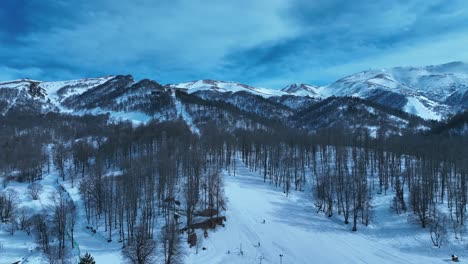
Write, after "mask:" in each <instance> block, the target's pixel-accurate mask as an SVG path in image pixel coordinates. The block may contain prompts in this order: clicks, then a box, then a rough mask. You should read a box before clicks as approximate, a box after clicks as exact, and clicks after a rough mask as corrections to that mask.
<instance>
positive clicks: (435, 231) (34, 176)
mask: <svg viewBox="0 0 468 264" xmlns="http://www.w3.org/2000/svg"><path fill="white" fill-rule="evenodd" d="M465 116H466V114H465ZM460 120H462V121H463V120H464V119H463V115H460V116H457V117H455V118H454V119H453V120H452V121H449V122H448V125H447V126H448V128H452V127H455V125H456V123H457V122H462V121H460ZM262 123H263V125H262V126H254V125H252V126H246V127H245V128H243V129H240V128H236V129H231V128H229V127H226V126H225V127H223V126H219V125H218V124H216V123H214V122H210V121H207V122H206V123H205V124H204V125H203V127H201V128H200V135H194V134H192V133H191V130H190V128H189V127H188V126H187V124H186V123H185V122H184V121H183V120H182V119H181V118H179V119H178V120H175V121H168V122H161V123H157V122H149V123H148V124H141V125H134V124H132V123H130V122H111V121H110V119H109V116H108V115H97V116H92V115H84V116H70V115H61V114H54V113H49V114H44V115H33V114H25V113H21V112H12V113H9V114H7V115H5V116H1V117H0V124H1V125H0V146H1V150H2V151H1V152H0V179H1V181H0V182H1V184H2V185H1V187H0V219H1V220H2V223H3V226H5V227H7V229H8V230H9V232H10V233H11V234H13V233H14V232H15V231H16V230H23V231H26V232H27V234H28V235H31V236H33V237H34V239H35V241H36V243H37V245H38V246H39V247H40V248H41V250H42V251H43V254H44V256H46V257H47V259H48V260H49V262H50V263H67V261H68V260H69V259H70V258H71V257H73V256H72V252H73V248H74V247H75V241H74V231H75V225H76V219H77V214H78V213H79V212H77V208H78V205H76V204H75V203H74V199H73V197H72V196H71V195H70V194H69V193H68V192H67V191H66V190H65V188H64V186H62V184H63V183H64V182H69V183H71V185H72V186H77V187H78V188H79V195H80V197H81V201H82V202H83V208H84V216H85V218H86V223H87V226H86V228H88V229H89V230H90V232H94V233H96V232H98V233H100V234H103V235H104V236H105V238H106V239H107V241H108V242H111V241H118V242H119V243H121V244H122V253H123V255H124V256H125V258H126V259H128V260H129V261H130V262H131V263H154V260H155V258H156V257H158V259H162V260H163V262H164V263H166V264H170V263H180V262H181V261H182V259H183V254H184V253H183V252H182V248H183V247H182V243H188V244H189V245H190V246H194V247H196V246H197V244H198V242H199V241H200V239H201V237H200V234H204V235H205V237H206V236H208V230H209V229H212V228H216V226H217V225H222V226H224V221H226V220H227V221H228V220H229V219H226V218H225V217H224V212H225V211H226V210H229V208H228V207H227V206H226V199H225V197H224V190H223V188H224V187H223V178H222V176H221V172H222V171H227V172H228V173H229V174H231V175H235V174H236V162H239V161H240V162H243V163H244V164H245V165H246V166H247V167H248V168H249V169H250V170H251V171H254V172H258V175H259V177H262V180H263V181H264V182H265V184H270V185H273V186H275V187H276V188H277V189H278V191H282V192H284V194H285V195H288V194H289V193H291V192H303V191H306V190H308V191H311V193H312V194H313V196H311V197H310V199H313V201H314V204H315V211H311V212H309V213H310V214H317V213H319V214H323V217H331V216H333V215H339V216H340V217H341V219H342V221H343V222H344V223H345V224H349V229H350V230H352V231H356V232H359V229H360V228H365V226H367V225H369V224H370V223H372V221H373V208H372V199H373V198H374V197H375V196H376V195H381V194H387V193H390V194H392V195H394V198H393V201H392V204H391V205H389V206H390V207H391V208H392V210H393V211H394V213H395V214H401V213H404V212H411V214H412V215H413V217H414V221H417V223H418V224H419V225H420V226H421V228H425V229H427V230H428V235H430V236H431V239H432V242H433V245H434V246H436V247H441V246H443V245H444V243H445V242H446V240H447V237H448V236H455V237H457V238H463V237H464V236H466V228H465V226H466V208H467V195H468V190H467V180H468V148H467V146H468V138H467V137H466V136H465V135H464V134H463V133H461V134H460V133H450V132H447V131H446V130H444V128H443V127H437V128H436V129H434V130H433V131H425V132H419V133H412V134H404V135H388V134H386V133H385V129H384V128H383V127H382V128H381V129H380V130H379V131H377V134H376V136H375V137H373V136H371V135H370V134H369V131H368V130H366V129H358V130H356V129H354V130H349V129H347V128H344V127H335V128H326V129H320V130H317V131H314V132H310V131H306V130H301V129H294V128H286V127H282V126H279V125H278V124H277V122H273V123H271V124H268V121H267V120H262ZM53 168H54V169H56V170H57V172H58V173H59V176H60V180H57V182H56V183H54V184H55V187H56V191H54V193H53V195H51V196H50V197H49V199H50V204H49V205H48V206H46V207H45V208H41V209H40V210H35V211H34V210H32V211H31V210H26V209H25V208H23V207H20V205H19V201H18V193H16V192H15V191H14V190H13V189H12V188H9V186H10V185H11V184H12V183H15V182H19V183H26V184H28V192H29V195H30V196H31V199H33V200H37V199H38V197H40V195H41V193H42V192H43V189H44V188H46V186H42V185H41V184H40V183H38V181H40V180H41V179H43V177H44V176H45V175H47V174H49V173H51V170H52V169H53ZM226 224H228V223H226ZM200 232H202V233H200Z"/></svg>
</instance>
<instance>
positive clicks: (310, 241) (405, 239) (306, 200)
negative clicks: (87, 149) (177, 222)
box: [0, 160, 468, 264]
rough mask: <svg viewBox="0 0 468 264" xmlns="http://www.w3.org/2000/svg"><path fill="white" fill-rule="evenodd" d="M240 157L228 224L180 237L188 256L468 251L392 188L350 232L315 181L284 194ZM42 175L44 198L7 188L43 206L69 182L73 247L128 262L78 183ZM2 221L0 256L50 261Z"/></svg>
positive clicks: (387, 256) (384, 258) (240, 258)
mask: <svg viewBox="0 0 468 264" xmlns="http://www.w3.org/2000/svg"><path fill="white" fill-rule="evenodd" d="M237 164H238V167H237V169H236V175H235V176H234V175H232V174H231V175H229V174H228V173H227V172H224V180H225V194H226V197H227V200H228V202H227V211H226V217H227V221H226V222H225V227H218V228H217V229H216V230H215V231H210V232H209V237H208V238H207V239H204V240H203V241H202V245H201V246H200V247H199V251H198V254H197V253H196V249H195V248H188V246H187V245H186V244H185V239H182V241H183V242H182V243H183V247H184V248H185V250H186V256H185V263H191V264H192V263H193V264H198V263H200V264H202V263H203V264H217V263H224V264H230V263H233V264H234V263H260V259H261V258H262V263H264V264H266V263H280V254H281V255H283V257H282V263H284V264H287V263H294V264H301V263H447V262H449V261H450V260H449V258H450V255H451V254H457V255H459V256H460V259H461V262H464V258H465V257H468V255H467V254H466V252H467V251H466V250H467V246H466V244H467V243H466V242H465V241H458V240H455V239H453V238H451V243H450V244H449V245H447V246H444V247H442V248H440V249H439V248H434V247H433V246H432V242H431V240H430V236H429V230H428V229H422V228H421V227H420V226H419V225H418V224H417V223H416V221H415V220H414V219H413V218H412V217H409V216H408V215H407V214H402V215H396V214H395V213H394V212H392V210H391V208H390V201H391V199H392V195H391V194H388V195H384V194H381V195H375V196H374V199H373V200H372V205H373V207H374V217H373V220H372V223H371V225H370V226H369V227H364V226H363V225H358V231H357V232H352V231H351V224H349V225H345V224H344V223H343V221H342V218H341V216H337V215H334V216H333V217H331V218H328V217H326V216H324V215H323V214H322V213H319V214H317V213H316V208H315V206H314V204H313V199H312V194H311V192H310V188H308V189H309V191H305V192H294V191H293V192H292V193H290V194H289V196H286V195H285V194H284V193H283V192H282V191H281V188H275V187H274V186H272V185H270V184H268V183H264V182H263V181H262V177H261V176H259V175H258V174H257V173H255V172H251V171H249V169H247V168H246V167H245V166H244V165H243V164H242V163H241V161H240V160H238V161H237ZM40 183H41V184H43V185H44V191H43V193H42V194H41V196H40V200H38V201H32V200H31V199H30V197H29V196H28V194H27V191H26V188H27V184H21V183H9V184H8V186H9V187H8V188H12V189H15V190H16V191H17V192H18V194H19V198H20V201H21V206H27V207H28V208H31V209H32V210H39V209H41V208H44V207H45V206H46V205H47V201H48V197H49V196H50V194H51V193H52V192H53V191H55V190H57V189H58V188H59V186H60V185H62V186H64V188H65V189H66V190H67V192H68V193H69V195H70V197H71V198H72V199H73V201H74V202H75V205H76V206H77V209H78V212H79V214H78V218H77V224H76V228H75V230H76V232H75V239H76V243H75V250H74V254H75V255H76V254H77V253H78V252H80V253H81V254H84V252H89V253H91V254H92V255H93V257H94V258H95V260H96V263H115V264H117V263H124V259H123V257H122V254H121V246H122V244H121V243H119V242H117V241H116V240H114V241H112V242H110V243H108V242H107V239H106V237H105V235H103V232H102V230H101V228H99V230H100V231H99V230H98V233H96V234H93V233H92V232H90V230H88V229H86V217H85V215H84V208H83V204H82V200H81V198H80V196H79V193H78V188H77V185H75V186H74V187H72V186H71V183H70V182H69V181H66V182H62V181H61V179H60V178H59V176H58V174H57V173H56V171H55V170H52V171H51V173H50V174H48V175H46V176H45V177H44V179H43V180H41V181H40ZM59 184H60V185H59ZM409 215H410V214H409ZM263 220H265V223H263ZM4 228H5V226H4V225H3V226H2V230H1V231H0V245H1V247H0V264H7V263H8V264H9V263H13V262H15V261H23V262H22V263H44V262H43V259H42V258H41V255H40V253H39V251H38V249H37V248H36V244H35V243H34V239H33V236H27V235H26V233H25V232H23V231H17V232H15V234H14V235H10V234H9V233H8V232H7V231H6V230H5V229H4ZM114 237H116V236H114ZM259 243H260V244H259ZM201 247H206V250H202V249H201ZM241 251H242V254H241V253H240V252H241Z"/></svg>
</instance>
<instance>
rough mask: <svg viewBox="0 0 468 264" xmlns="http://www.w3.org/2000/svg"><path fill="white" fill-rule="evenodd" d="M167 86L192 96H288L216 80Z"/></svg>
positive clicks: (278, 92) (279, 92) (274, 91)
mask: <svg viewBox="0 0 468 264" xmlns="http://www.w3.org/2000/svg"><path fill="white" fill-rule="evenodd" d="M167 86H168V87H170V88H175V89H180V90H184V91H186V92H187V93H189V94H192V93H199V94H202V93H203V92H217V93H237V92H247V93H251V94H254V95H258V96H262V97H264V98H269V97H272V96H282V95H287V94H288V93H285V92H282V91H278V90H273V89H267V88H259V87H252V86H249V85H246V84H241V83H237V82H224V81H216V80H200V81H192V82H187V83H179V84H169V85H167Z"/></svg>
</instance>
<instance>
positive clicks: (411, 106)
mask: <svg viewBox="0 0 468 264" xmlns="http://www.w3.org/2000/svg"><path fill="white" fill-rule="evenodd" d="M323 89H324V90H325V91H326V92H327V93H328V94H329V95H334V96H355V97H360V98H364V99H369V100H371V101H374V102H377V103H380V104H384V105H387V106H389V107H392V108H395V109H400V110H403V111H405V112H407V113H411V114H415V115H418V116H420V117H423V118H425V119H436V120H439V119H442V118H445V117H447V116H448V115H450V114H453V113H456V112H459V111H462V110H463V109H466V108H467V107H468V102H467V100H466V99H468V64H465V63H463V62H452V63H447V64H442V65H433V66H426V67H396V68H389V69H380V70H369V71H364V72H360V73H357V74H354V75H351V76H348V77H345V78H343V79H340V80H338V81H336V82H334V83H332V84H330V85H328V86H326V87H324V88H323Z"/></svg>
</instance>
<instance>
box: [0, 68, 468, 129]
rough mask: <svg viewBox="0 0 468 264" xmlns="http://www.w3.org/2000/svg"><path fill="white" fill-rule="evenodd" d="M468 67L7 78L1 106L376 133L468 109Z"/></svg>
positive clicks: (198, 123)
mask: <svg viewBox="0 0 468 264" xmlns="http://www.w3.org/2000/svg"><path fill="white" fill-rule="evenodd" d="M467 69H468V65H467V64H464V63H461V62H454V63H448V64H443V65H436V66H426V67H396V68H389V69H381V70H369V71H364V72H360V73H357V74H354V75H351V76H348V77H345V78H343V79H340V80H338V81H336V82H334V83H332V84H330V85H327V86H322V87H318V86H313V85H308V84H300V83H295V84H290V85H288V86H286V87H284V88H283V89H281V90H273V89H267V88H259V87H253V86H250V85H246V84H241V83H237V82H225V81H216V80H199V81H192V82H187V83H180V84H167V85H161V84H159V83H158V82H156V81H154V80H149V79H143V80H139V81H137V80H135V79H134V78H133V76H131V75H116V76H105V77H100V78H86V79H79V80H70V81H60V82H43V81H37V80H29V79H22V80H13V81H5V82H0V114H1V115H5V114H9V113H16V112H25V113H48V112H56V113H66V114H74V115H82V114H109V115H110V116H111V118H114V119H117V120H120V119H125V120H130V121H132V122H137V123H139V122H148V121H150V120H152V119H153V120H156V121H166V120H175V119H177V118H182V119H183V120H184V121H185V122H186V123H187V124H189V126H190V127H191V128H193V131H195V133H196V131H199V130H198V129H199V128H203V126H205V125H207V124H209V123H210V122H214V123H215V124H218V125H226V126H230V127H229V129H236V128H243V129H245V128H259V127H267V126H271V125H275V124H281V125H283V126H288V127H298V128H303V129H308V130H310V131H314V130H318V129H320V128H329V127H337V126H341V127H348V128H353V129H354V128H356V129H358V128H359V129H361V128H366V129H368V130H369V131H370V132H372V133H373V134H375V133H374V132H375V131H376V130H377V129H378V128H381V127H385V128H386V129H387V130H388V131H392V133H397V134H401V133H404V132H405V131H409V130H415V129H416V130H427V129H429V128H430V127H431V126H432V124H433V123H431V122H426V121H424V120H423V119H426V120H439V119H442V118H445V117H448V116H451V115H453V114H456V113H459V112H462V111H464V110H466V109H467V108H468V105H467V104H468V71H467ZM352 98H360V100H357V99H352ZM415 116H418V117H420V118H415ZM372 133H371V134H372Z"/></svg>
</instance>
